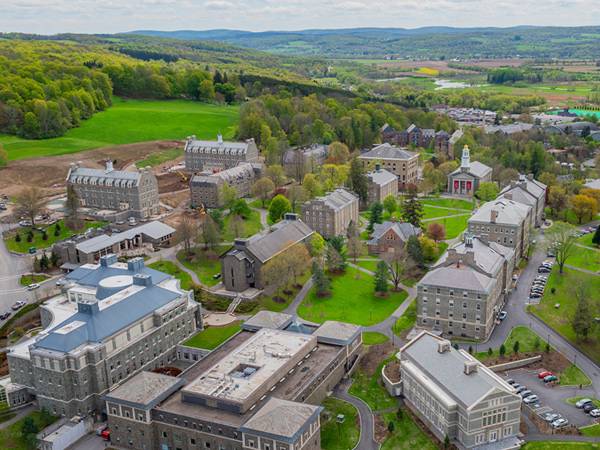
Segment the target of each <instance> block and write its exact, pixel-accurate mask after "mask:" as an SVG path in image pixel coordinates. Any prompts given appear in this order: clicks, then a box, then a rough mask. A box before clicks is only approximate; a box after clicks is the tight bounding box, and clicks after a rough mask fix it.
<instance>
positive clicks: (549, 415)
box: [542, 412, 561, 422]
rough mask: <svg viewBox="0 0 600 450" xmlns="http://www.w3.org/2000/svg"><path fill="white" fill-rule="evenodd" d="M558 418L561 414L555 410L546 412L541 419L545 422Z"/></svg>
mask: <svg viewBox="0 0 600 450" xmlns="http://www.w3.org/2000/svg"><path fill="white" fill-rule="evenodd" d="M560 418H561V415H560V414H558V413H555V412H547V413H546V414H543V415H542V419H544V420H545V421H546V422H554V421H555V420H558V419H560Z"/></svg>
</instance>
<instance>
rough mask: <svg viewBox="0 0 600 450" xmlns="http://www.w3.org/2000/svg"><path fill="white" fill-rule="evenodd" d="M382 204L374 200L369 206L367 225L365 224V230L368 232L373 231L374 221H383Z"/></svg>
mask: <svg viewBox="0 0 600 450" xmlns="http://www.w3.org/2000/svg"><path fill="white" fill-rule="evenodd" d="M382 216H383V205H382V204H381V203H379V202H375V203H373V204H372V205H371V207H370V208H369V225H368V226H367V231H368V232H369V233H372V232H373V229H374V228H375V224H376V223H381V222H382V221H383V217H382Z"/></svg>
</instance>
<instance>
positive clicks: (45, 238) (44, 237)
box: [42, 230, 48, 241]
mask: <svg viewBox="0 0 600 450" xmlns="http://www.w3.org/2000/svg"><path fill="white" fill-rule="evenodd" d="M42 240H44V241H47V240H48V233H46V230H44V231H43V233H42Z"/></svg>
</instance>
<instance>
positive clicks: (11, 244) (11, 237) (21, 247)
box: [4, 220, 105, 253]
mask: <svg viewBox="0 0 600 450" xmlns="http://www.w3.org/2000/svg"><path fill="white" fill-rule="evenodd" d="M57 224H58V225H59V227H60V233H59V234H58V236H55V235H54V233H55V230H56V225H50V226H46V227H41V226H40V227H38V228H44V229H45V230H46V235H47V237H48V239H46V240H44V239H43V233H41V232H40V231H37V230H33V229H32V228H31V227H21V228H18V229H17V230H15V231H14V232H11V233H7V234H5V236H4V243H5V244H6V247H7V248H8V249H9V250H10V251H12V252H17V253H27V251H28V250H29V248H30V247H35V248H37V249H38V250H39V249H43V248H48V247H51V246H52V245H53V244H54V243H55V242H57V241H62V240H64V239H67V238H69V237H71V236H73V235H74V234H76V233H77V232H78V231H75V230H71V229H70V228H68V227H67V226H66V225H65V222H64V221H63V220H59V221H58V222H57ZM104 225H105V222H84V227H85V229H88V228H94V227H96V228H97V227H102V226H104ZM30 230H31V231H33V240H32V241H31V242H27V233H28V232H29V231H30ZM79 231H82V230H79ZM17 233H18V234H19V236H21V242H17V241H16V240H15V238H16V235H17Z"/></svg>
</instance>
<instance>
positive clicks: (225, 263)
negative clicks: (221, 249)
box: [221, 214, 313, 292]
mask: <svg viewBox="0 0 600 450" xmlns="http://www.w3.org/2000/svg"><path fill="white" fill-rule="evenodd" d="M312 234H313V230H311V229H310V227H309V226H308V225H307V224H305V223H304V222H302V221H301V220H298V217H297V215H296V214H286V216H285V218H284V220H282V221H281V222H279V223H277V224H275V225H273V226H272V227H271V228H270V229H269V230H267V231H262V232H260V233H257V234H255V235H254V236H252V237H250V238H248V239H241V238H238V239H236V240H235V241H234V244H233V248H231V250H229V251H228V252H227V253H225V254H224V255H223V256H221V276H222V280H223V284H224V285H225V289H227V290H228V291H235V292H243V291H245V290H246V289H249V288H256V289H263V288H264V287H265V286H264V282H263V280H262V273H261V272H262V268H263V266H264V265H265V264H266V263H267V262H268V261H269V260H271V259H272V258H274V257H275V256H277V255H279V254H280V253H282V252H285V251H286V250H287V249H289V248H290V247H292V246H294V245H296V244H300V243H303V242H306V241H307V240H308V239H309V238H310V236H312ZM282 276H284V274H282Z"/></svg>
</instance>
